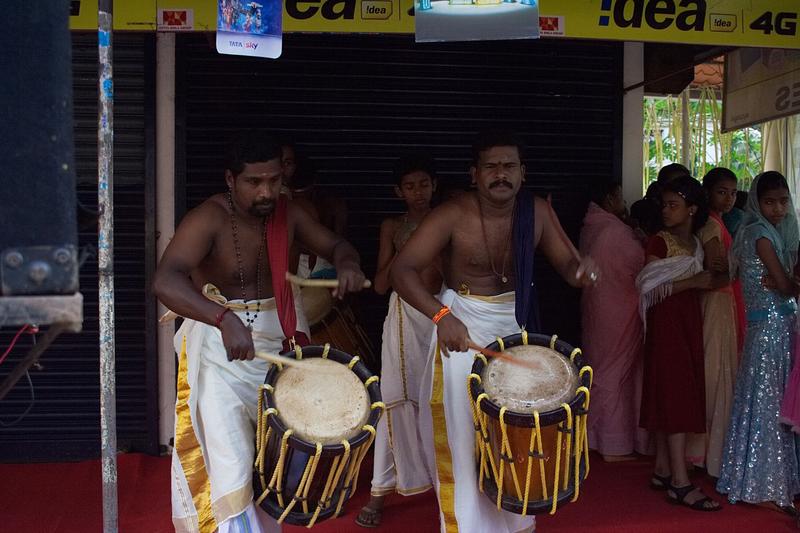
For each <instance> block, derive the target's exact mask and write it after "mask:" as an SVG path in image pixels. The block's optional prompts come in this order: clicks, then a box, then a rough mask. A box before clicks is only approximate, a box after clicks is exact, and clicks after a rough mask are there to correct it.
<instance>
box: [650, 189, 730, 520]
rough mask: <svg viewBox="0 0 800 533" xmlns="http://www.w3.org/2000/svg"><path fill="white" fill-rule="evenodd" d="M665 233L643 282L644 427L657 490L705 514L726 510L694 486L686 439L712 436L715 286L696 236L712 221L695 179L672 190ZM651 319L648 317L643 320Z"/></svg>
mask: <svg viewBox="0 0 800 533" xmlns="http://www.w3.org/2000/svg"><path fill="white" fill-rule="evenodd" d="M662 200H663V209H662V218H663V222H664V228H665V229H664V230H662V231H660V232H658V233H657V234H655V235H653V236H652V237H651V238H650V241H649V242H648V244H647V250H646V252H645V253H646V266H645V268H644V270H642V273H641V274H640V275H639V277H638V278H637V286H638V287H639V292H640V294H641V305H640V309H641V311H642V313H643V315H646V324H647V327H646V333H645V348H644V390H643V394H642V412H641V420H640V425H641V426H642V427H643V428H645V429H647V430H648V431H649V432H650V434H651V435H655V438H656V464H655V472H654V474H653V478H652V480H651V482H650V483H651V486H652V487H653V488H656V489H660V490H667V491H668V497H669V499H670V501H672V502H673V503H679V504H683V505H686V506H688V507H691V508H692V509H695V510H699V511H716V510H719V504H718V503H717V502H714V501H712V500H711V499H709V498H708V497H707V496H706V495H705V494H703V492H702V491H700V489H698V488H696V487H694V486H692V485H691V483H689V476H688V473H687V471H686V460H685V456H686V433H704V432H705V430H706V420H705V374H704V363H703V316H702V311H701V307H700V294H699V292H700V290H702V289H709V288H711V281H712V277H711V273H710V272H707V271H704V270H703V246H702V244H700V242H699V240H698V239H697V237H695V235H694V232H695V231H697V230H698V229H699V228H701V227H703V225H704V224H705V222H706V220H707V219H708V209H707V206H706V199H705V193H704V191H703V188H702V186H701V185H700V183H699V182H698V181H697V180H695V179H694V178H692V177H690V176H684V177H681V178H678V179H676V180H674V181H672V182H670V183H669V184H667V185H665V186H664V190H663V193H662ZM644 318H645V317H644V316H643V319H644Z"/></svg>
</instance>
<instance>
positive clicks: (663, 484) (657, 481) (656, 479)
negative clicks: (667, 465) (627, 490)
mask: <svg viewBox="0 0 800 533" xmlns="http://www.w3.org/2000/svg"><path fill="white" fill-rule="evenodd" d="M670 483H672V476H670V475H666V476H659V475H658V474H656V473H655V472H654V473H653V477H652V478H650V488H651V489H653V490H667V489H669V485H670Z"/></svg>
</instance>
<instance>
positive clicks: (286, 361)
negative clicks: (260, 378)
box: [255, 351, 327, 372]
mask: <svg viewBox="0 0 800 533" xmlns="http://www.w3.org/2000/svg"><path fill="white" fill-rule="evenodd" d="M255 355H256V358H257V359H261V360H262V361H267V362H270V363H273V364H276V365H287V366H293V367H295V368H299V369H301V370H308V371H309V372H325V371H326V370H327V369H325V368H321V367H319V366H317V365H315V364H313V363H311V362H310V361H308V360H306V359H292V358H290V357H281V356H280V355H278V354H274V353H268V352H261V351H257V352H256V354H255Z"/></svg>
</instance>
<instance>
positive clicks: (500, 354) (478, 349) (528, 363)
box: [467, 341, 541, 370]
mask: <svg viewBox="0 0 800 533" xmlns="http://www.w3.org/2000/svg"><path fill="white" fill-rule="evenodd" d="M467 346H469V348H470V349H471V350H475V351H476V352H481V353H482V354H484V355H488V356H489V357H493V358H496V359H502V360H503V361H508V362H509V363H511V364H512V365H517V366H523V367H525V368H529V369H531V370H541V367H540V366H539V364H538V363H536V362H535V361H523V360H521V359H517V358H516V357H514V356H512V355H511V354H508V353H506V352H496V351H494V350H490V349H488V348H481V347H480V346H478V345H477V344H475V343H474V342H472V341H470V342H468V343H467Z"/></svg>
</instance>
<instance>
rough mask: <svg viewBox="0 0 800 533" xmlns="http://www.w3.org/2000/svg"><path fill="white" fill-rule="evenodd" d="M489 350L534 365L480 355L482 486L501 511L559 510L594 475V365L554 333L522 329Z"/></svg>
mask: <svg viewBox="0 0 800 533" xmlns="http://www.w3.org/2000/svg"><path fill="white" fill-rule="evenodd" d="M487 348H488V349H489V350H494V351H501V352H503V351H504V352H507V353H509V354H511V355H512V356H514V357H515V358H518V359H522V360H524V361H526V362H527V364H529V365H531V366H534V367H535V368H527V367H523V366H518V365H513V364H511V363H509V362H507V361H504V360H501V359H492V360H487V358H486V356H484V355H483V354H480V353H478V354H476V356H475V362H474V363H473V365H472V373H471V374H470V376H469V378H468V387H469V393H470V397H471V400H472V401H471V404H472V412H473V419H474V421H475V428H476V431H475V455H476V461H477V464H478V468H477V471H478V486H479V488H480V490H481V491H482V492H484V493H485V494H486V495H487V496H488V497H489V498H490V499H491V500H492V501H493V502H495V503H496V505H497V508H498V509H501V508H502V509H505V510H507V511H510V512H513V513H517V514H521V515H528V514H539V513H544V512H549V513H550V514H553V513H555V511H556V509H557V507H558V505H559V504H563V503H567V502H569V501H575V500H576V499H577V498H578V495H579V492H580V484H581V482H582V481H583V480H584V479H585V478H586V476H587V475H588V473H589V448H588V437H587V433H586V417H587V414H588V412H589V389H590V387H591V382H592V369H591V368H590V367H588V366H584V364H583V357H582V356H581V351H580V350H579V349H575V348H573V347H572V346H570V345H569V344H567V343H565V342H563V341H560V340H558V339H557V338H556V337H555V336H553V337H547V336H545V335H534V334H528V333H525V332H523V333H521V334H517V335H511V336H508V337H504V338H502V339H500V338H498V339H497V341H496V342H494V343H492V344H490V345H489V346H487ZM498 488H499V490H498Z"/></svg>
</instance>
